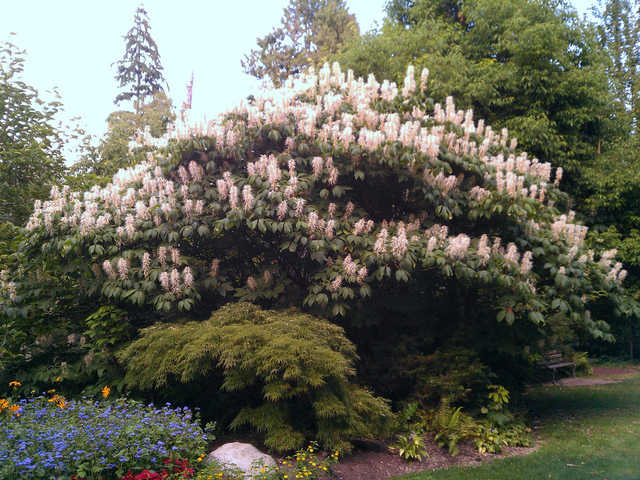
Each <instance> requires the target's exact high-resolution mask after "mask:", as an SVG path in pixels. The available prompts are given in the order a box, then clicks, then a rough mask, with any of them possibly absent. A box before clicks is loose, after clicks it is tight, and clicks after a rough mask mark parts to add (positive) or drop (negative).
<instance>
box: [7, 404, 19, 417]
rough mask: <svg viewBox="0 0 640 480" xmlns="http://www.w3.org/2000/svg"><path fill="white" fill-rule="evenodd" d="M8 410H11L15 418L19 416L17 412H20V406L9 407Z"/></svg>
mask: <svg viewBox="0 0 640 480" xmlns="http://www.w3.org/2000/svg"><path fill="white" fill-rule="evenodd" d="M9 410H11V411H12V412H13V413H15V414H16V417H19V416H20V412H19V411H18V410H20V405H11V406H10V407H9Z"/></svg>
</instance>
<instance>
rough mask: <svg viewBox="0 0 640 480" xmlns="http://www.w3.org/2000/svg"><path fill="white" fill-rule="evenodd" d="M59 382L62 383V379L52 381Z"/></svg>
mask: <svg viewBox="0 0 640 480" xmlns="http://www.w3.org/2000/svg"><path fill="white" fill-rule="evenodd" d="M61 381H62V379H61V378H60V377H58V378H56V379H55V380H54V382H61Z"/></svg>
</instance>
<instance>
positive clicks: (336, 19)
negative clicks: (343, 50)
mask: <svg viewBox="0 0 640 480" xmlns="http://www.w3.org/2000/svg"><path fill="white" fill-rule="evenodd" d="M281 21H282V26H281V27H280V28H276V29H274V30H273V32H271V33H270V34H268V35H267V36H265V37H263V38H258V47H259V48H258V49H256V50H252V51H251V54H250V55H245V59H244V60H243V61H242V62H241V63H242V66H243V67H244V70H245V73H248V74H249V75H252V76H254V77H256V78H260V79H262V78H265V77H270V78H271V80H272V81H273V82H274V84H276V85H279V84H281V83H282V82H283V81H284V80H286V79H287V78H288V77H289V75H297V74H299V73H301V72H303V71H305V70H306V69H308V68H309V67H312V66H317V65H319V64H321V63H323V61H324V60H326V58H327V56H329V55H331V54H334V53H336V52H337V51H338V48H339V46H340V45H341V44H342V43H344V42H346V41H348V40H350V39H351V38H353V37H355V36H357V34H358V23H357V22H356V17H355V15H353V14H351V13H349V11H348V10H347V7H346V5H345V3H344V1H343V0H291V2H290V3H289V6H288V7H287V8H285V9H284V17H283V18H282V20H281Z"/></svg>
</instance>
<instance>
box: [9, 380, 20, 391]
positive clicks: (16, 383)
mask: <svg viewBox="0 0 640 480" xmlns="http://www.w3.org/2000/svg"><path fill="white" fill-rule="evenodd" d="M9 386H10V387H13V389H14V390H15V389H16V388H18V387H21V386H22V384H21V383H20V382H16V381H15V380H14V381H13V382H9Z"/></svg>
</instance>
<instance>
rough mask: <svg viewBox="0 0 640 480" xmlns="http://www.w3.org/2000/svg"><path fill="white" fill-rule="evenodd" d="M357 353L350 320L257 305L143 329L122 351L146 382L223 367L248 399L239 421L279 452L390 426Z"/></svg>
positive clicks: (343, 447)
mask: <svg viewBox="0 0 640 480" xmlns="http://www.w3.org/2000/svg"><path fill="white" fill-rule="evenodd" d="M356 359H357V355H356V349H355V346H354V345H353V344H352V343H351V342H350V341H349V340H348V339H347V338H346V337H345V335H344V331H343V329H342V328H341V327H339V326H337V325H334V324H332V323H330V322H328V321H326V320H322V319H318V318H315V317H312V316H310V315H307V314H305V313H303V312H301V311H300V310H297V309H289V310H286V311H265V310H261V309H260V308H259V307H257V306H255V305H251V304H248V303H239V304H232V305H227V306H225V307H222V308H221V309H219V310H218V311H216V312H215V313H214V314H213V315H212V316H211V318H210V319H209V320H208V321H205V322H189V323H185V324H182V325H177V324H156V325H154V326H152V327H149V328H146V329H143V330H142V331H141V336H140V338H139V339H138V340H136V341H135V342H133V343H132V344H131V345H130V346H129V347H127V348H126V349H125V350H124V351H123V352H122V353H121V354H120V360H121V361H123V362H124V363H125V364H126V366H127V374H126V379H125V381H126V382H127V384H128V385H129V386H131V387H136V388H140V389H153V388H156V389H159V388H163V387H165V386H167V385H168V383H169V382H170V381H171V380H172V379H177V380H179V381H180V382H190V381H193V380H194V379H197V378H199V377H202V378H204V376H205V375H207V374H208V373H210V372H211V371H213V370H214V369H220V370H222V372H223V376H224V381H223V383H222V389H223V390H225V391H228V392H236V393H238V392H240V393H243V395H241V396H240V397H239V398H241V399H244V400H243V402H244V403H243V404H242V405H240V407H241V409H240V411H239V413H238V414H237V415H236V417H235V418H234V420H233V421H232V422H231V428H238V427H240V426H242V425H248V426H250V427H253V428H255V429H256V430H257V431H259V432H261V433H262V434H264V439H265V445H266V446H267V447H269V448H271V449H274V450H277V451H287V450H294V449H296V448H300V447H301V446H303V444H304V442H305V438H306V437H307V436H309V435H312V436H314V437H315V438H316V439H317V440H318V441H319V442H320V443H322V444H323V446H324V447H325V448H326V449H331V450H340V451H343V452H344V451H349V450H350V449H351V444H350V443H349V441H348V439H349V438H352V437H371V436H380V435H384V434H385V433H386V429H387V425H388V423H389V421H390V420H391V417H392V414H391V411H390V409H389V407H388V405H387V403H386V401H385V400H383V399H380V398H376V397H374V396H373V395H371V394H370V393H369V392H367V391H366V390H363V389H362V388H359V387H357V386H355V385H352V384H351V383H350V382H349V377H351V376H353V375H354V374H355V369H354V367H353V364H354V361H355V360H356Z"/></svg>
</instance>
